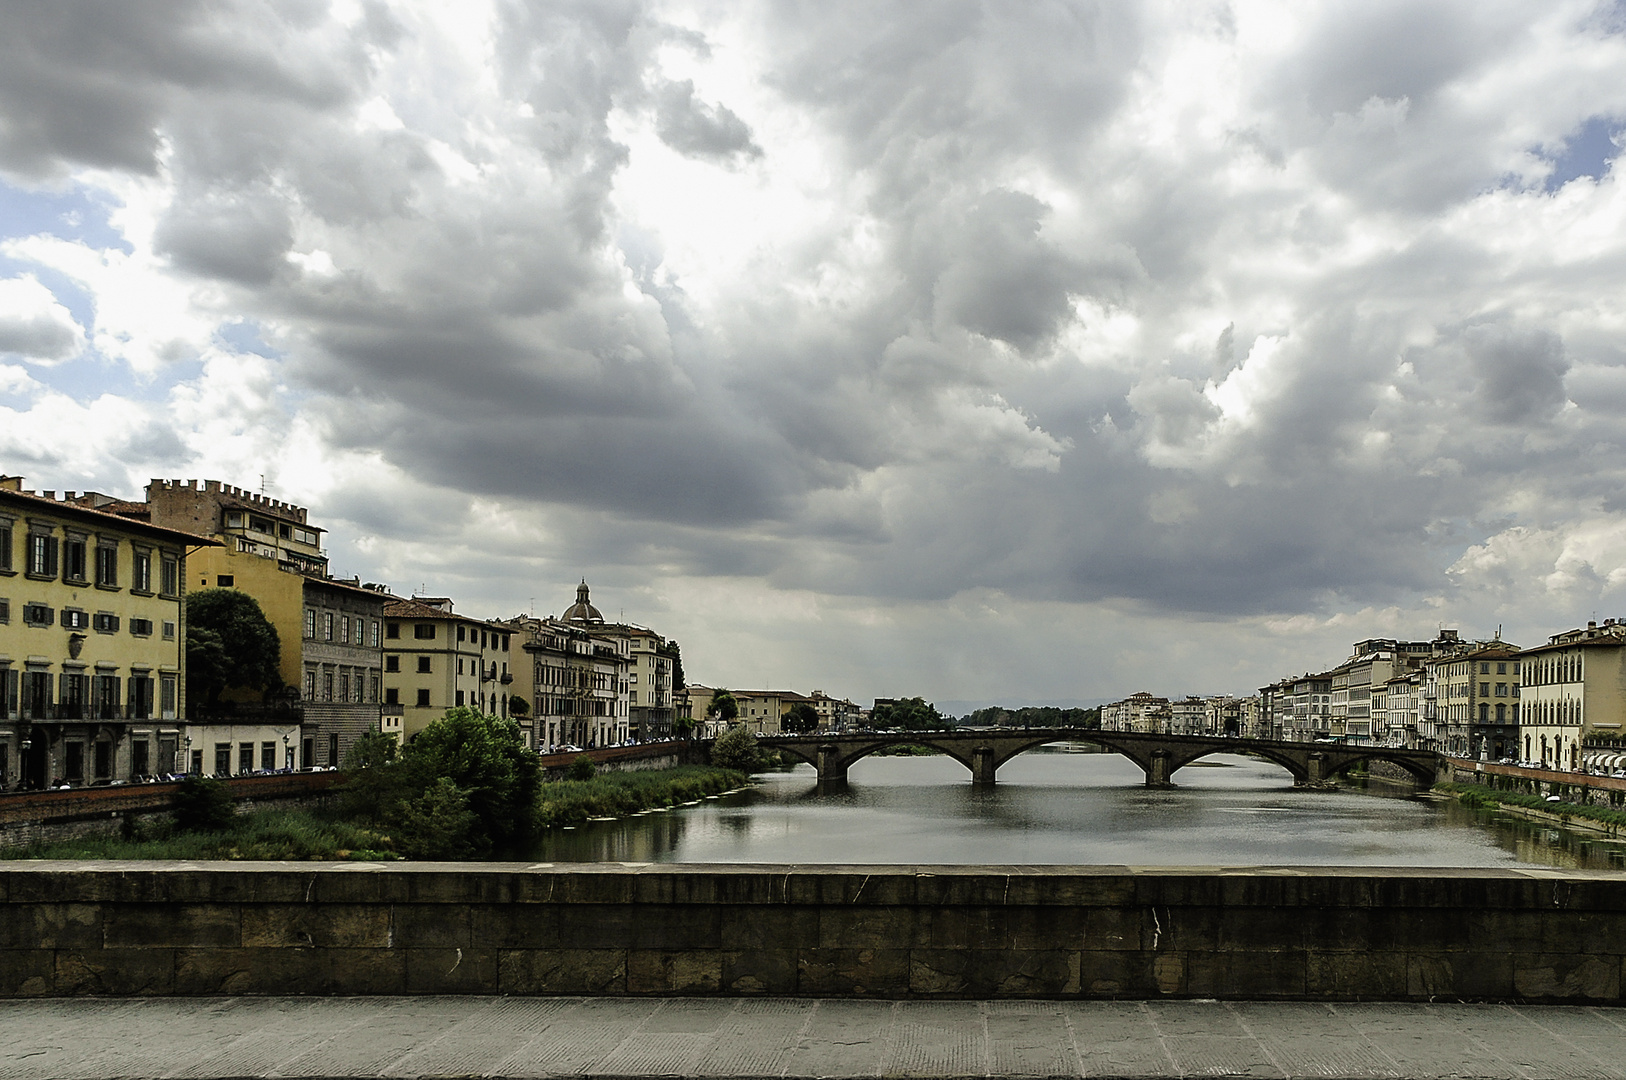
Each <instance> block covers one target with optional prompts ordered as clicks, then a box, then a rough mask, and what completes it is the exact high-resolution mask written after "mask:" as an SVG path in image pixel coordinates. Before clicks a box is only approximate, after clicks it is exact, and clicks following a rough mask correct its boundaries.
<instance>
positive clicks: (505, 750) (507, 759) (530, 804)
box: [401, 708, 542, 844]
mask: <svg viewBox="0 0 1626 1080" xmlns="http://www.w3.org/2000/svg"><path fill="white" fill-rule="evenodd" d="M401 763H402V765H404V766H405V767H406V768H407V770H408V771H409V772H410V773H411V774H413V776H414V780H415V781H416V783H415V786H416V787H418V788H419V789H420V790H422V789H426V788H427V787H428V786H429V785H430V783H431V782H432V781H433V780H437V779H440V778H441V777H444V778H446V779H448V780H450V781H452V783H454V784H456V785H457V787H458V788H459V789H460V790H461V791H463V792H464V793H465V794H466V795H467V796H468V809H469V810H470V811H471V812H472V813H473V814H474V817H475V820H476V822H477V823H478V826H479V828H480V829H481V831H482V832H483V833H484V835H485V838H486V839H487V840H488V842H489V843H495V844H503V843H507V842H509V841H511V840H514V839H517V838H519V837H522V836H525V835H527V834H528V833H529V832H530V831H531V830H532V829H533V828H534V825H535V821H536V799H537V795H538V794H539V793H540V791H541V787H542V772H541V769H540V767H539V765H538V763H537V760H536V754H535V753H533V752H532V751H531V750H529V749H527V748H526V746H525V739H524V737H523V736H521V735H520V731H519V725H518V724H516V723H514V721H512V720H509V719H507V718H505V717H499V716H487V715H486V714H484V713H482V712H480V711H478V710H476V709H468V708H459V709H448V710H446V715H445V716H443V717H441V718H440V719H439V720H436V721H435V722H434V723H432V724H430V725H429V726H428V727H426V728H424V729H423V730H422V731H421V732H419V733H418V736H417V737H416V738H415V739H413V740H412V742H410V743H408V744H407V748H406V750H405V751H403V752H402V754H401Z"/></svg>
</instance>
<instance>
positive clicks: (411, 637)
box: [383, 596, 514, 741]
mask: <svg viewBox="0 0 1626 1080" xmlns="http://www.w3.org/2000/svg"><path fill="white" fill-rule="evenodd" d="M452 607H453V605H452V601H451V600H450V599H449V598H447V597H442V596H433V597H432V596H415V597H413V598H412V599H410V600H403V599H400V598H399V597H396V598H392V599H388V600H386V601H385V602H384V605H383V617H384V618H383V622H384V636H383V652H384V674H383V690H384V701H383V705H384V706H385V708H386V710H388V709H390V707H391V706H397V707H399V709H400V715H401V732H402V735H403V737H404V738H406V739H407V740H409V741H410V740H411V739H412V737H413V736H414V735H416V734H417V733H418V732H420V731H422V730H423V729H424V728H426V727H428V726H429V725H430V724H431V723H433V722H434V721H436V720H439V719H440V718H441V717H442V716H444V715H446V710H447V709H455V708H471V709H478V710H479V711H480V712H483V713H486V714H488V715H491V716H507V715H508V697H509V693H508V689H507V688H508V687H509V686H511V685H512V684H513V682H514V678H513V674H512V672H511V671H510V670H509V655H510V649H511V647H512V645H513V629H512V628H511V627H508V626H504V625H503V624H502V623H491V622H486V621H484V620H481V619H471V618H469V617H467V616H465V615H458V614H457V613H456V612H454V611H453V610H452Z"/></svg>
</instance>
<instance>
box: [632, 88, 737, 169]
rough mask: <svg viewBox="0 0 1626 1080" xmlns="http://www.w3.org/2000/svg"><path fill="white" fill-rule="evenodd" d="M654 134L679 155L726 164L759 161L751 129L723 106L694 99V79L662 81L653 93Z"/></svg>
mask: <svg viewBox="0 0 1626 1080" xmlns="http://www.w3.org/2000/svg"><path fill="white" fill-rule="evenodd" d="M655 133H656V134H657V135H659V136H660V138H661V142H663V143H665V144H666V145H667V146H670V147H671V148H672V149H673V150H676V151H677V152H678V153H680V154H689V155H691V156H693V157H701V158H714V159H717V160H719V161H727V160H730V159H733V158H759V157H761V156H762V147H760V146H758V145H757V144H756V143H754V142H752V141H751V128H750V127H749V126H748V125H747V124H746V122H745V121H744V120H741V119H740V118H739V117H738V116H737V115H735V113H734V111H733V110H731V109H730V108H728V106H726V105H708V104H706V103H705V102H704V101H701V100H699V99H698V98H696V97H695V96H694V80H692V79H684V80H683V81H682V82H672V81H666V82H663V83H662V85H661V86H660V87H658V88H657V89H656V91H655Z"/></svg>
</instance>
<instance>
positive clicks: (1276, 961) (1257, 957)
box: [1185, 949, 1305, 1000]
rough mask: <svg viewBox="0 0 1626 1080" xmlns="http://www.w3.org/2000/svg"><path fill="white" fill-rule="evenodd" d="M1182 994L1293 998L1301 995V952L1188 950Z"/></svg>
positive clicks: (1303, 988)
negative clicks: (1183, 992) (1183, 991)
mask: <svg viewBox="0 0 1626 1080" xmlns="http://www.w3.org/2000/svg"><path fill="white" fill-rule="evenodd" d="M1185 957H1186V985H1185V992H1186V993H1188V994H1192V995H1195V996H1197V997H1214V998H1237V997H1245V998H1259V999H1267V1000H1268V999H1272V998H1277V999H1294V998H1302V997H1303V996H1304V994H1305V961H1304V953H1303V952H1302V951H1299V950H1296V949H1267V950H1262V951H1252V950H1238V949H1231V950H1227V951H1224V952H1205V951H1200V950H1196V951H1192V952H1188V953H1186V954H1185Z"/></svg>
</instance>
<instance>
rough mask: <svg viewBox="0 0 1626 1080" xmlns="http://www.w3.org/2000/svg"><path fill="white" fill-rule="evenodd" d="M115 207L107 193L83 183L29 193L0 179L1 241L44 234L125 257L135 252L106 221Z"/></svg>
mask: <svg viewBox="0 0 1626 1080" xmlns="http://www.w3.org/2000/svg"><path fill="white" fill-rule="evenodd" d="M115 208H116V207H115V204H114V201H113V199H112V197H111V196H109V195H108V194H107V193H106V192H102V191H97V190H96V189H94V188H89V187H86V186H85V185H83V184H73V185H71V186H69V187H67V188H64V189H63V190H61V191H49V190H44V191H29V190H27V189H24V188H19V187H13V186H12V185H10V184H8V183H6V182H5V181H3V180H0V240H9V239H12V238H15V237H19V236H39V235H42V234H43V235H46V236H55V237H58V238H60V239H63V240H78V241H83V242H84V243H86V244H88V245H90V246H91V247H93V248H97V249H105V248H116V249H118V250H119V251H122V252H124V253H125V254H126V255H128V254H130V253H131V252H133V251H134V250H135V249H134V248H133V247H131V246H130V244H129V243H128V242H127V241H126V240H125V239H124V236H123V235H122V234H121V233H120V232H119V231H118V230H117V229H115V228H113V226H112V225H111V224H110V223H109V221H108V218H109V216H110V215H111V214H112V212H113V210H114V209H115Z"/></svg>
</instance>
